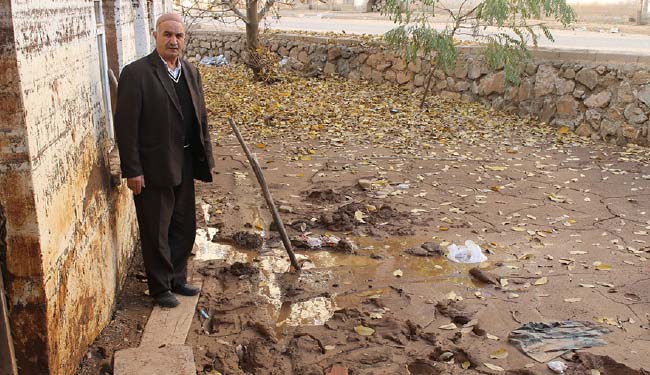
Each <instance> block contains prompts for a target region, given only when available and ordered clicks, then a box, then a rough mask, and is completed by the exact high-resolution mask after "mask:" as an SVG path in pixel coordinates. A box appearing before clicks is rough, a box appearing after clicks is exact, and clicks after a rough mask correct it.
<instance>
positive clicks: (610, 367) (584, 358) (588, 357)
mask: <svg viewBox="0 0 650 375" xmlns="http://www.w3.org/2000/svg"><path fill="white" fill-rule="evenodd" d="M576 359H577V364H576V366H575V367H574V366H571V367H570V368H569V370H568V371H567V375H591V374H592V372H591V370H592V369H593V370H598V371H600V373H601V374H616V375H648V374H650V372H648V371H646V370H644V369H640V370H634V369H631V368H629V367H627V366H626V365H624V364H622V363H618V362H616V361H615V360H613V359H612V358H611V357H609V356H605V355H596V354H591V353H587V352H580V353H577V354H576Z"/></svg>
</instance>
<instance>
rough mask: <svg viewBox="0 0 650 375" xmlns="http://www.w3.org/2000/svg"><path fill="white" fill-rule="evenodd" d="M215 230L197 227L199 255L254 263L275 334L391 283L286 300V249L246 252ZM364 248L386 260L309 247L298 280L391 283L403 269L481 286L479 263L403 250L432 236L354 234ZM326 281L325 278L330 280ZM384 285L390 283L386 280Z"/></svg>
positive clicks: (322, 317)
mask: <svg viewBox="0 0 650 375" xmlns="http://www.w3.org/2000/svg"><path fill="white" fill-rule="evenodd" d="M216 231H217V230H216V229H213V228H207V230H205V229H199V230H197V236H196V243H197V246H198V251H197V254H196V260H212V259H223V260H225V261H226V262H227V263H229V264H232V263H234V262H249V263H250V262H255V264H256V266H257V267H258V268H259V270H260V273H259V277H260V284H259V286H260V288H259V290H258V295H259V296H260V297H261V298H262V299H263V300H264V301H265V303H266V304H267V307H266V308H267V309H268V311H269V314H270V316H271V317H272V318H273V319H275V321H276V322H277V323H276V333H278V334H281V332H282V330H283V329H284V327H287V326H301V325H322V324H325V323H326V322H327V321H328V320H329V319H330V318H331V317H332V316H333V315H334V311H335V310H337V309H339V308H341V307H343V306H356V305H358V304H359V303H361V302H362V301H363V300H367V299H369V298H381V297H382V296H383V295H385V294H387V293H389V292H390V288H378V289H372V290H367V291H363V292H359V293H353V294H349V295H338V296H337V295H333V296H332V297H329V298H328V297H315V298H312V299H309V300H306V301H301V302H296V303H289V302H286V301H284V296H283V295H282V288H281V287H280V285H279V282H278V277H279V276H280V275H281V274H283V273H285V272H288V271H289V268H290V262H289V258H288V256H287V254H286V252H285V251H284V249H273V250H271V251H269V252H267V253H264V254H263V255H260V254H258V253H257V252H244V251H240V250H237V249H236V248H234V247H233V246H230V245H225V244H219V243H213V242H211V241H210V240H209V239H210V238H212V237H213V236H214V234H215V233H216ZM352 240H353V241H355V242H356V243H357V244H358V245H359V247H360V249H362V252H367V251H368V250H373V249H374V250H376V253H377V254H379V255H382V256H383V257H384V258H383V259H372V258H370V257H369V256H367V255H363V256H361V255H352V254H346V253H339V252H331V251H309V252H303V253H301V254H296V257H297V258H298V259H299V260H307V262H305V263H303V268H304V269H305V270H312V271H311V272H303V273H301V274H300V275H299V277H298V280H299V281H301V282H305V283H307V284H315V283H318V282H324V281H323V280H331V282H333V283H334V282H338V283H340V284H345V285H356V284H359V285H363V284H365V283H366V281H368V280H371V279H372V280H373V282H374V283H377V282H379V283H380V284H382V281H384V282H386V281H388V282H393V281H394V280H395V276H394V275H393V272H394V271H395V270H396V269H401V270H402V271H403V274H404V276H403V279H404V280H405V281H407V280H410V281H412V280H414V279H415V280H417V282H429V281H430V282H432V283H440V282H451V283H454V284H461V285H466V286H472V287H475V286H477V285H476V284H474V282H473V281H472V279H471V278H470V276H469V274H468V270H469V269H470V268H472V267H474V266H476V265H468V264H462V263H453V262H449V261H448V260H447V259H446V258H444V257H417V256H412V255H409V254H406V253H404V250H406V249H408V248H411V247H419V246H420V245H421V244H422V243H424V242H428V241H430V239H428V238H417V237H393V238H389V239H373V238H368V237H357V238H353V239H352ZM326 282H327V281H326ZM384 285H386V284H385V283H384Z"/></svg>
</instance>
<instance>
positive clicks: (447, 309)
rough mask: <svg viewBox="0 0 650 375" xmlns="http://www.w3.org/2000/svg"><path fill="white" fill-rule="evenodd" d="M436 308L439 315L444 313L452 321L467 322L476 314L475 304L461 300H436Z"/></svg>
mask: <svg viewBox="0 0 650 375" xmlns="http://www.w3.org/2000/svg"><path fill="white" fill-rule="evenodd" d="M436 310H437V311H438V312H439V313H440V314H441V315H444V316H446V317H448V318H449V319H451V320H452V321H453V322H454V323H457V324H467V323H469V322H470V321H472V319H474V317H475V316H476V313H477V312H478V307H476V306H475V305H468V304H467V303H465V302H463V301H454V300H450V299H447V300H445V301H442V302H438V303H437V304H436Z"/></svg>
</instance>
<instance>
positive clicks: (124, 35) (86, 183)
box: [0, 0, 157, 374]
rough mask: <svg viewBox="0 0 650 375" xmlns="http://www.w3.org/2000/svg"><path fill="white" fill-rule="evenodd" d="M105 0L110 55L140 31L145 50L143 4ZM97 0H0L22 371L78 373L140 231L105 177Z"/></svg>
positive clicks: (132, 49) (4, 176)
mask: <svg viewBox="0 0 650 375" xmlns="http://www.w3.org/2000/svg"><path fill="white" fill-rule="evenodd" d="M111 3H112V6H113V7H112V8H111V7H110V6H108V4H107V6H106V7H104V9H106V8H109V9H114V11H113V12H112V13H110V12H108V13H107V12H105V16H106V18H105V21H106V20H112V22H113V24H112V25H107V27H106V30H107V31H106V34H107V39H108V43H107V50H108V51H109V64H108V65H109V66H111V67H114V66H115V63H117V64H118V66H117V69H120V68H121V67H122V66H123V64H124V63H126V62H130V61H132V60H135V59H136V58H138V57H139V56H140V55H141V54H142V52H143V47H140V50H139V51H138V49H137V48H136V44H137V41H136V40H135V39H136V36H140V37H142V36H144V38H145V39H144V42H142V43H141V46H145V45H147V48H146V49H147V50H148V47H149V46H150V44H148V43H151V40H150V37H148V32H147V29H148V27H149V26H148V22H149V18H148V13H147V11H146V10H144V9H143V13H142V21H144V23H142V22H141V23H140V24H138V22H136V20H135V17H136V13H135V12H134V10H133V9H132V2H131V1H130V0H127V1H111ZM156 3H157V2H156V1H154V4H156ZM142 4H144V2H143V3H142ZM93 5H94V4H93V2H89V1H84V0H75V1H66V2H61V1H54V0H42V1H38V2H26V1H12V0H0V43H1V44H0V72H3V73H2V74H0V204H2V205H3V206H4V207H6V208H7V209H6V212H5V213H6V218H7V241H6V246H4V247H2V248H0V265H1V266H2V268H3V270H6V274H5V275H4V276H5V279H6V287H7V290H8V297H9V305H10V314H11V319H12V329H13V331H14V332H15V333H16V338H15V346H16V357H17V360H18V363H19V366H20V368H21V373H26V374H32V373H33V374H46V373H56V374H72V373H74V371H75V369H76V367H77V364H78V362H79V359H80V358H81V357H82V356H83V355H84V354H85V352H86V348H87V347H88V345H89V344H90V343H91V342H92V341H93V340H94V339H95V337H96V336H97V335H98V334H99V332H100V331H101V329H102V328H103V327H104V326H105V325H106V324H107V323H108V321H109V320H110V316H111V313H112V310H113V307H114V303H115V299H116V295H117V293H118V291H119V288H120V286H121V285H122V283H123V281H124V279H125V277H126V269H127V265H128V263H129V259H130V258H131V254H132V253H133V250H134V247H135V244H136V242H137V226H136V219H135V211H134V209H133V202H132V197H131V194H130V192H129V191H128V189H127V188H126V186H125V185H120V186H112V185H111V181H110V170H109V162H108V152H109V150H108V148H107V145H110V144H111V142H110V140H109V139H108V134H109V132H108V131H107V128H106V126H107V125H106V124H107V121H106V118H107V117H106V116H110V115H111V114H106V113H105V112H104V108H103V105H102V102H103V95H104V93H103V91H102V86H101V76H100V71H99V69H100V68H99V67H100V62H99V53H98V46H97V35H96V31H97V29H96V24H95V17H94V14H93V12H94V7H93ZM109 22H110V21H109ZM138 25H140V26H138ZM138 28H144V30H142V32H140V31H138ZM111 30H113V39H112V41H111V37H110V32H111ZM118 34H119V38H118V37H117V35H118Z"/></svg>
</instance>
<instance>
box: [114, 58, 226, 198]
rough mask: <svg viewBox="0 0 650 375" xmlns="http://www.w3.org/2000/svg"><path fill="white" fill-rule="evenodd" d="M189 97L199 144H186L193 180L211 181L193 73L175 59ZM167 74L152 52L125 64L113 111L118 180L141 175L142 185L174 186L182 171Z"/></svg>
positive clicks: (178, 121) (177, 118) (178, 122)
mask: <svg viewBox="0 0 650 375" xmlns="http://www.w3.org/2000/svg"><path fill="white" fill-rule="evenodd" d="M180 61H181V64H182V74H183V75H184V76H185V79H186V80H187V84H188V86H189V89H190V94H191V96H192V102H193V104H194V110H195V112H196V118H197V120H198V126H199V129H198V131H196V132H195V134H198V136H199V138H200V139H199V141H197V142H195V144H194V145H192V149H193V150H192V151H193V154H194V178H196V179H198V180H202V181H206V182H211V181H212V174H211V168H213V167H214V159H213V156H212V145H211V144H210V135H209V133H208V119H207V111H206V108H205V99H204V97H203V88H202V85H201V76H200V75H199V72H198V71H197V70H196V68H195V67H193V66H192V65H191V64H190V63H188V62H187V61H186V60H184V59H182V58H181V59H180ZM173 85H174V83H173V82H172V80H171V78H169V75H168V73H167V67H166V66H165V63H164V62H163V61H162V60H161V59H160V56H159V55H158V53H157V52H156V51H153V52H152V53H151V54H149V55H148V56H145V57H143V58H141V59H139V60H137V61H134V62H133V63H131V64H129V65H127V66H125V67H124V69H123V70H122V73H121V74H120V80H119V84H118V89H117V107H116V110H115V135H116V137H117V146H118V148H119V151H120V160H121V166H122V176H123V177H125V178H129V177H137V176H140V175H144V181H145V184H146V186H154V187H164V186H176V185H178V184H180V183H181V176H182V167H183V155H184V152H185V151H184V149H183V146H184V145H183V135H184V127H183V125H182V124H183V115H182V113H181V112H182V111H181V106H180V103H179V100H178V97H177V95H176V91H175V90H174V86H173Z"/></svg>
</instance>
